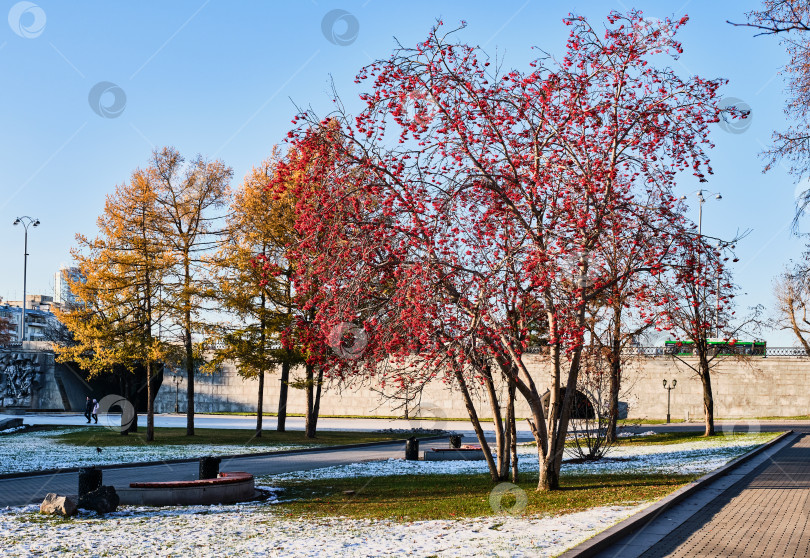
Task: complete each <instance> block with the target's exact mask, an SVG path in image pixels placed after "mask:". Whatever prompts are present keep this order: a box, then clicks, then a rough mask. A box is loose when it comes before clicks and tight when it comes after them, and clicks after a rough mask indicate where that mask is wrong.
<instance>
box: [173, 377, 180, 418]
mask: <svg viewBox="0 0 810 558" xmlns="http://www.w3.org/2000/svg"><path fill="white" fill-rule="evenodd" d="M179 389H180V378H179V374H178V372H177V371H176V370H175V372H174V414H178V413H179V412H180V403H179V395H178V394H179Z"/></svg>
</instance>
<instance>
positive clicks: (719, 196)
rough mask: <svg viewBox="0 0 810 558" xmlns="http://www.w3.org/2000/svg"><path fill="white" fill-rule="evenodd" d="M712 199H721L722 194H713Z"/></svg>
mask: <svg viewBox="0 0 810 558" xmlns="http://www.w3.org/2000/svg"><path fill="white" fill-rule="evenodd" d="M714 199H716V200H722V199H723V196H721V195H720V194H717V195H716V196H714Z"/></svg>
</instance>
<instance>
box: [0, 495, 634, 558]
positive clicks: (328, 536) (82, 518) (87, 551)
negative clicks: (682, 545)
mask: <svg viewBox="0 0 810 558" xmlns="http://www.w3.org/2000/svg"><path fill="white" fill-rule="evenodd" d="M646 505H648V504H645V505H642V506H633V507H623V506H609V507H602V508H594V509H591V510H588V511H585V512H579V513H573V514H567V515H561V516H557V517H539V518H522V517H521V518H517V517H509V516H504V517H487V518H475V519H462V520H440V521H416V522H412V523H399V522H393V521H385V520H376V521H375V520H356V519H345V518H341V519H335V518H300V519H297V518H296V519H288V518H284V517H283V516H282V515H281V514H279V512H278V511H277V510H276V509H275V508H274V506H273V504H272V502H264V503H258V504H244V505H234V506H210V507H201V506H190V507H185V508H164V509H148V508H129V509H126V510H125V511H119V512H115V513H111V514H108V515H107V516H106V517H105V518H99V517H97V516H95V514H93V513H89V512H88V513H85V512H83V513H82V514H81V515H79V516H78V517H77V518H74V519H72V520H69V521H64V520H58V519H49V518H45V519H43V518H40V517H39V516H38V514H37V512H36V509H35V508H34V507H32V506H29V507H28V508H24V509H19V508H18V509H14V510H5V511H0V548H2V549H3V551H2V554H3V556H54V555H59V556H82V557H87V556H148V557H150V558H151V557H153V556H178V557H180V556H184V557H185V556H273V557H291V556H301V557H310V556H311V557H315V556H318V557H322V556H346V557H349V556H352V557H354V556H364V557H372V556H406V555H407V556H422V557H427V556H436V555H439V556H464V557H472V556H493V557H495V556H498V557H500V556H514V557H523V556H525V557H529V556H531V557H535V556H554V555H556V554H559V553H561V552H563V551H564V550H565V549H567V548H570V547H571V546H574V545H576V544H577V543H579V542H580V541H583V540H585V539H587V538H589V537H592V536H593V535H595V534H596V533H598V532H600V531H602V530H604V529H606V528H608V527H609V526H611V525H613V524H614V523H616V522H618V521H621V520H622V519H624V518H626V517H629V516H630V515H632V514H633V513H635V512H637V511H638V510H640V509H642V508H643V507H645V506H646Z"/></svg>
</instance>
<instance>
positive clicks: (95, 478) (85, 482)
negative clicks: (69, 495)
mask: <svg viewBox="0 0 810 558" xmlns="http://www.w3.org/2000/svg"><path fill="white" fill-rule="evenodd" d="M101 476H102V471H101V469H97V468H96V467H83V468H82V469H79V498H81V497H82V496H84V495H85V494H89V493H90V492H93V491H94V490H98V489H99V488H101Z"/></svg>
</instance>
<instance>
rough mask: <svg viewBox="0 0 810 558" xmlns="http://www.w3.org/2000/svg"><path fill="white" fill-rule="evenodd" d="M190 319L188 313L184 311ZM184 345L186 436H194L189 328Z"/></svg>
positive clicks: (192, 377)
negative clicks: (186, 384) (186, 386)
mask: <svg viewBox="0 0 810 558" xmlns="http://www.w3.org/2000/svg"><path fill="white" fill-rule="evenodd" d="M186 314H187V316H188V321H189V322H190V321H191V316H190V313H189V312H187V313H186ZM185 346H186V376H188V378H187V380H188V389H187V391H186V393H187V398H188V401H187V403H186V404H187V407H186V436H194V349H193V347H192V346H191V330H190V329H189V328H186V330H185Z"/></svg>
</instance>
